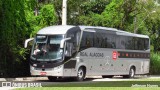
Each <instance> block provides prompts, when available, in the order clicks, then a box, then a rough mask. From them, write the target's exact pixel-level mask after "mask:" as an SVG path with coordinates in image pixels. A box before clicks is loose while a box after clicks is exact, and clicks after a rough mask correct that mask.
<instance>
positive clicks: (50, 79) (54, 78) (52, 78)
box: [48, 76, 57, 81]
mask: <svg viewBox="0 0 160 90" xmlns="http://www.w3.org/2000/svg"><path fill="white" fill-rule="evenodd" d="M48 80H49V81H56V80H57V77H54V76H48Z"/></svg>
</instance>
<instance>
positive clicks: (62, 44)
mask: <svg viewBox="0 0 160 90" xmlns="http://www.w3.org/2000/svg"><path fill="white" fill-rule="evenodd" d="M70 39H71V37H69V38H65V39H63V40H62V41H61V44H60V48H64V42H65V41H67V40H70Z"/></svg>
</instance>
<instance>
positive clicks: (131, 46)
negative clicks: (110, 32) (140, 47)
mask: <svg viewBox="0 0 160 90" xmlns="http://www.w3.org/2000/svg"><path fill="white" fill-rule="evenodd" d="M125 39H126V43H125V48H126V49H129V50H133V49H134V43H133V38H132V37H126V38H125Z"/></svg>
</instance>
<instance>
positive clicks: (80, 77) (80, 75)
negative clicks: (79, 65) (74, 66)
mask: <svg viewBox="0 0 160 90" xmlns="http://www.w3.org/2000/svg"><path fill="white" fill-rule="evenodd" d="M83 74H84V73H83V70H82V69H80V70H79V71H78V78H79V79H82V78H83Z"/></svg>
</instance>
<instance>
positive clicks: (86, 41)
mask: <svg viewBox="0 0 160 90" xmlns="http://www.w3.org/2000/svg"><path fill="white" fill-rule="evenodd" d="M93 35H94V34H93V33H91V32H85V31H84V32H83V35H82V40H81V45H80V48H81V49H86V48H89V47H93Z"/></svg>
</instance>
